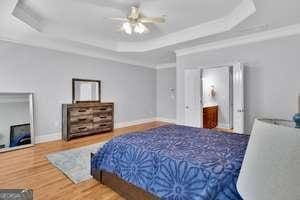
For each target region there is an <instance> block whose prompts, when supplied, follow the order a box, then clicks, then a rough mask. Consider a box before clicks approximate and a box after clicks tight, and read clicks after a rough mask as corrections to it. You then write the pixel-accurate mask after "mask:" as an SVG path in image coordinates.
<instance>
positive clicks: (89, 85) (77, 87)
mask: <svg viewBox="0 0 300 200" xmlns="http://www.w3.org/2000/svg"><path fill="white" fill-rule="evenodd" d="M72 96H73V99H72V100H73V103H90V102H101V81H99V80H89V79H78V78H73V79H72Z"/></svg>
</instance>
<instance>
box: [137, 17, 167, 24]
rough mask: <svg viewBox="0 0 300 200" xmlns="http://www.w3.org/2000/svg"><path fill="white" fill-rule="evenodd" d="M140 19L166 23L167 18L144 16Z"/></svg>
mask: <svg viewBox="0 0 300 200" xmlns="http://www.w3.org/2000/svg"><path fill="white" fill-rule="evenodd" d="M139 21H140V22H142V23H165V22H166V19H165V18H164V17H142V18H140V19H139Z"/></svg>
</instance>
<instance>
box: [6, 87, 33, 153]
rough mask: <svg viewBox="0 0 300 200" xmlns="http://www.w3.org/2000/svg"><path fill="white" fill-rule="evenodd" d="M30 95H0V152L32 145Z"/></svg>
mask: <svg viewBox="0 0 300 200" xmlns="http://www.w3.org/2000/svg"><path fill="white" fill-rule="evenodd" d="M32 121H33V116H32V94H21V93H13V94H11V93H0V151H6V150H9V149H14V148H20V147H26V146H29V145H31V144H32V143H33V139H32V138H33V137H32V135H33V128H32V127H33V124H32Z"/></svg>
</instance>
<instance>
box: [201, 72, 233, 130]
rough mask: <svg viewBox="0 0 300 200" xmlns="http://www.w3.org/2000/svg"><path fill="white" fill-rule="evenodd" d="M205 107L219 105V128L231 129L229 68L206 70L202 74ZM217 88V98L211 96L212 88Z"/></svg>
mask: <svg viewBox="0 0 300 200" xmlns="http://www.w3.org/2000/svg"><path fill="white" fill-rule="evenodd" d="M202 83H203V86H202V88H203V105H204V107H206V106H214V105H218V110H219V113H218V127H220V128H229V127H230V111H229V109H230V104H229V103H230V102H229V67H218V68H211V69H210V68H208V69H204V70H203V72H202ZM212 85H213V86H214V87H215V91H216V93H215V96H214V97H213V96H211V95H210V93H211V86H212Z"/></svg>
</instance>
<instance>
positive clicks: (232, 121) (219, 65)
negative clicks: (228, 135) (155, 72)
mask: <svg viewBox="0 0 300 200" xmlns="http://www.w3.org/2000/svg"><path fill="white" fill-rule="evenodd" d="M240 66H243V64H242V63H241V62H239V61H236V62H228V63H223V64H216V65H206V66H199V67H196V68H191V69H200V70H203V69H209V68H210V69H214V68H219V67H232V68H235V67H236V68H237V67H240ZM232 71H234V70H232ZM244 71H245V70H244ZM233 73H234V72H233ZM232 76H234V74H232ZM242 76H243V80H241V81H242V82H240V83H238V84H240V85H242V87H243V97H242V99H243V108H241V109H242V110H243V112H244V111H245V100H244V99H245V83H244V82H245V75H244V74H243V75H242ZM202 86H203V84H201V88H202ZM234 87H235V83H234V80H232V89H231V90H232V100H231V101H232V102H230V110H231V112H232V113H231V114H230V115H232V120H231V124H232V125H233V126H234V116H235V115H234V108H235V105H234V91H233V90H234ZM202 99H203V89H202V91H201V100H202ZM200 106H201V109H202V110H203V102H202V103H201V105H200ZM244 114H245V113H244ZM202 123H203V120H202ZM201 127H203V124H202V126H201ZM243 127H244V128H243V129H244V131H242V133H244V132H245V116H244V117H243ZM233 128H234V127H233Z"/></svg>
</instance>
